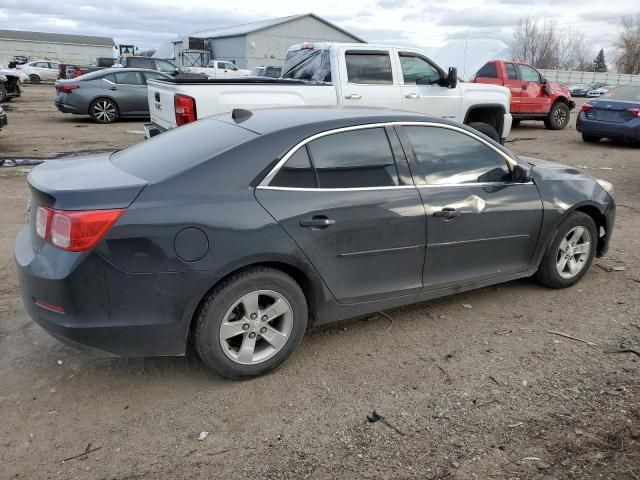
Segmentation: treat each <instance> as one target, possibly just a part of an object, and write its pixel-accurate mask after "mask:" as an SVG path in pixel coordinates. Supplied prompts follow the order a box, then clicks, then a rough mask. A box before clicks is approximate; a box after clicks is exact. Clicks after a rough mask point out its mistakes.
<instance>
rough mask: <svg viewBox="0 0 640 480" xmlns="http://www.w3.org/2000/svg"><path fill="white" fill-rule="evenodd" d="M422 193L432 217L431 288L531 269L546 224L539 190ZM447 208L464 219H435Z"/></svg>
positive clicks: (508, 187)
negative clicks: (544, 223)
mask: <svg viewBox="0 0 640 480" xmlns="http://www.w3.org/2000/svg"><path fill="white" fill-rule="evenodd" d="M420 193H421V194H422V199H423V201H424V204H425V211H426V213H427V233H428V238H427V256H426V260H425V269H424V278H423V281H424V284H425V288H426V289H429V290H430V289H437V288H442V287H447V286H452V285H459V284H463V283H468V282H473V281H477V280H481V279H485V278H492V277H500V276H503V275H508V274H511V273H518V272H524V271H526V270H527V269H528V268H529V265H530V262H531V258H532V256H533V252H534V250H535V247H536V245H537V242H538V234H539V231H540V225H541V222H542V202H541V200H540V195H539V193H538V189H537V188H536V186H535V185H533V184H503V185H494V186H490V185H486V186H482V185H469V186H467V185H455V186H424V187H421V188H420ZM478 199H480V200H481V202H480V201H479V200H478ZM474 201H475V204H474ZM478 203H480V205H478ZM447 206H451V207H452V208H456V209H457V211H458V212H459V215H458V216H455V217H452V218H447V217H438V216H434V213H436V212H439V211H441V210H442V209H443V208H445V207H447ZM480 207H481V208H480ZM436 214H437V213H436Z"/></svg>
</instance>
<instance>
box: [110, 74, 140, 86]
mask: <svg viewBox="0 0 640 480" xmlns="http://www.w3.org/2000/svg"><path fill="white" fill-rule="evenodd" d="M115 77H116V83H118V84H120V85H144V80H143V79H142V75H141V74H140V72H121V73H116V74H115Z"/></svg>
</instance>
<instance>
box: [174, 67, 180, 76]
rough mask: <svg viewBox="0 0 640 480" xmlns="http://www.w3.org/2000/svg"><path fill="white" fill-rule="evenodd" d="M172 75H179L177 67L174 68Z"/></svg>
mask: <svg viewBox="0 0 640 480" xmlns="http://www.w3.org/2000/svg"><path fill="white" fill-rule="evenodd" d="M173 73H175V74H176V75H177V74H179V73H180V69H179V68H178V67H176V68H175V69H174V70H173Z"/></svg>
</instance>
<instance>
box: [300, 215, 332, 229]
mask: <svg viewBox="0 0 640 480" xmlns="http://www.w3.org/2000/svg"><path fill="white" fill-rule="evenodd" d="M334 223H336V221H335V220H332V219H330V218H327V217H321V216H317V217H312V218H307V219H306V220H301V221H300V226H302V227H312V228H327V227H329V226H331V225H333V224H334Z"/></svg>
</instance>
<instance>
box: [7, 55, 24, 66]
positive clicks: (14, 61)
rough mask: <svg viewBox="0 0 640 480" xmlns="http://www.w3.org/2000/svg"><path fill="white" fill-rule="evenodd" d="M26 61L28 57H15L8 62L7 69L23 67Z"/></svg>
mask: <svg viewBox="0 0 640 480" xmlns="http://www.w3.org/2000/svg"><path fill="white" fill-rule="evenodd" d="M28 61H29V57H25V56H24V55H15V56H14V57H13V58H12V59H11V60H9V63H8V64H7V66H8V67H9V68H16V66H17V65H24V64H25V63H27V62H28Z"/></svg>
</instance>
